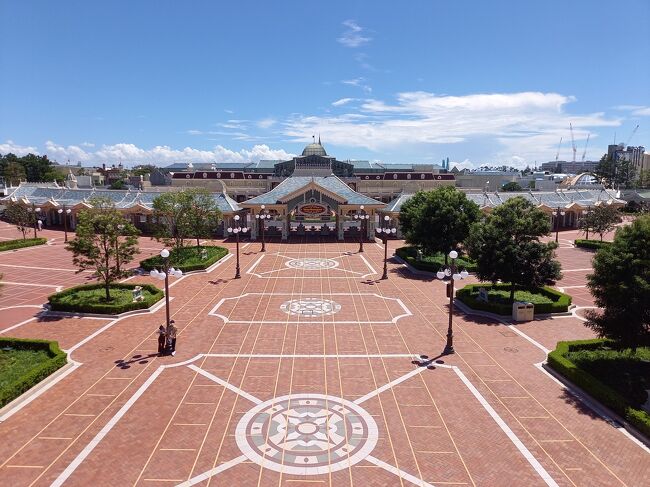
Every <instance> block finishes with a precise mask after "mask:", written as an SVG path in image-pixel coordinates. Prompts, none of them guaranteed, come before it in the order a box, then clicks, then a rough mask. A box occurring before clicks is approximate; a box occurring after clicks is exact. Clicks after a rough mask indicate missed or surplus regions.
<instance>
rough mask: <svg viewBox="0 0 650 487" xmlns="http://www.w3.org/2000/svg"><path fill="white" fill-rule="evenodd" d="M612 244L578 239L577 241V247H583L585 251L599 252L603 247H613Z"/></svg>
mask: <svg viewBox="0 0 650 487" xmlns="http://www.w3.org/2000/svg"><path fill="white" fill-rule="evenodd" d="M611 244H612V242H601V241H600V240H585V239H580V238H579V239H577V240H575V245H576V247H581V248H583V249H590V250H598V249H600V248H602V247H607V246H608V245H611Z"/></svg>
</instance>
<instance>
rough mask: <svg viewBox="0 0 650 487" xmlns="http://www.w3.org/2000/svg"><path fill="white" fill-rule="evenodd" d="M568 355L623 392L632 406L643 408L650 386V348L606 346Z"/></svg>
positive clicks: (569, 358) (568, 357)
mask: <svg viewBox="0 0 650 487" xmlns="http://www.w3.org/2000/svg"><path fill="white" fill-rule="evenodd" d="M565 357H566V358H567V359H568V360H570V361H571V362H573V363H574V364H576V365H577V366H578V367H580V368H581V369H583V370H585V371H587V372H589V373H590V374H591V375H593V376H594V377H596V378H598V379H599V380H600V381H602V382H603V383H605V384H607V385H608V386H609V387H611V388H612V389H614V390H615V391H617V392H618V393H619V394H621V395H622V396H623V397H624V398H625V399H626V400H627V401H628V403H629V404H630V405H632V406H634V407H637V408H638V407H640V406H641V405H642V404H643V403H644V402H645V401H646V398H647V394H646V392H645V391H646V389H650V347H641V348H638V349H637V351H636V353H635V354H633V353H632V351H631V350H630V349H627V350H615V349H612V348H609V347H606V346H603V347H602V348H599V349H596V350H575V351H570V352H569V353H567V354H566V355H565Z"/></svg>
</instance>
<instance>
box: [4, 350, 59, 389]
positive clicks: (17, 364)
mask: <svg viewBox="0 0 650 487" xmlns="http://www.w3.org/2000/svg"><path fill="white" fill-rule="evenodd" d="M48 360H50V354H49V353H48V351H47V349H43V350H15V349H11V347H9V346H3V348H2V349H0V390H4V389H6V388H7V387H8V386H9V385H10V384H13V383H15V382H16V381H18V380H19V379H20V378H21V377H23V376H25V375H26V374H27V373H28V372H29V371H30V370H32V369H33V368H35V367H37V366H38V365H41V364H43V363H45V362H47V361H48Z"/></svg>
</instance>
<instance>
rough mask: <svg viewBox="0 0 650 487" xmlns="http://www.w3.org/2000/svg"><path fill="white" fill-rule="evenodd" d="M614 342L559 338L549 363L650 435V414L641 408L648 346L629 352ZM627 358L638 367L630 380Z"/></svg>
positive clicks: (558, 371) (649, 355)
mask: <svg viewBox="0 0 650 487" xmlns="http://www.w3.org/2000/svg"><path fill="white" fill-rule="evenodd" d="M613 345H615V343H614V342H613V341H611V340H604V339H597V340H578V341H572V342H559V343H558V344H557V348H556V349H555V350H553V351H552V352H551V353H549V354H548V358H547V361H548V365H549V367H551V368H552V369H553V370H555V371H556V372H557V373H558V374H560V375H562V376H563V377H566V378H567V379H568V380H570V381H571V382H573V383H574V384H576V385H577V386H578V387H580V388H581V389H584V391H585V392H587V393H588V394H589V395H591V396H592V397H593V398H594V399H596V400H598V401H600V402H601V403H603V404H604V405H605V406H607V407H609V408H611V409H612V410H614V411H615V412H617V413H618V414H620V415H621V416H622V417H623V418H625V420H626V421H628V422H629V423H630V424H632V425H633V426H635V427H636V428H637V429H638V430H639V431H641V432H642V433H643V434H645V435H646V436H648V437H650V414H648V413H647V412H646V411H643V410H642V409H640V403H642V402H643V401H644V400H645V399H646V397H647V395H646V393H645V390H643V388H644V387H646V386H648V382H650V379H649V378H648V377H650V374H646V373H645V372H643V371H642V369H643V370H645V371H647V369H648V368H649V367H650V366H649V365H648V362H646V360H647V357H650V347H642V348H639V349H638V350H637V353H636V354H633V355H631V354H630V352H629V351H621V350H615V349H614V348H612V346H613ZM644 357H645V358H644ZM617 362H619V363H618V364H617ZM630 362H633V363H635V364H636V365H634V366H633V367H632V368H633V369H635V370H636V369H638V370H639V373H638V376H636V375H635V376H634V378H633V380H634V381H633V382H632V383H630V380H629V379H630V378H629V377H628V375H629V374H630V373H631V372H632V370H631V367H630ZM644 380H645V382H644Z"/></svg>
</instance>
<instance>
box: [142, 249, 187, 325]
mask: <svg viewBox="0 0 650 487" xmlns="http://www.w3.org/2000/svg"><path fill="white" fill-rule="evenodd" d="M160 256H161V257H162V259H163V267H162V269H163V271H162V272H160V271H158V270H157V269H153V270H152V271H151V272H149V275H150V276H151V277H153V278H154V279H159V280H161V281H162V280H164V281H165V315H166V318H167V320H166V322H167V331H169V326H170V324H171V323H170V320H169V276H170V275H171V276H174V277H181V276H182V275H183V271H181V270H180V269H174V268H173V267H169V250H167V249H162V250H161V251H160Z"/></svg>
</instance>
